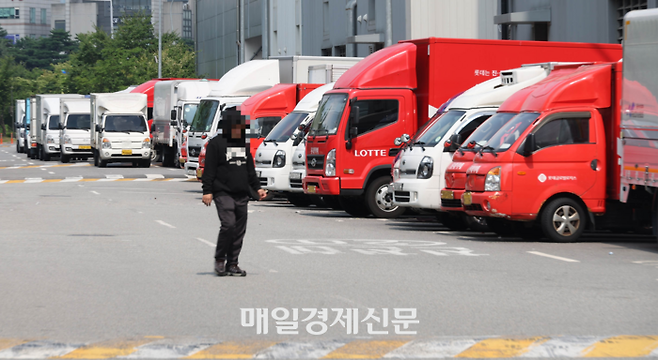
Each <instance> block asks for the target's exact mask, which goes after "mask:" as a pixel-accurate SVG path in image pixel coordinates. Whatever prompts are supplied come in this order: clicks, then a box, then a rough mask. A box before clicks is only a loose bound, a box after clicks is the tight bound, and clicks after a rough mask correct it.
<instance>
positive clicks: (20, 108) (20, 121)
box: [14, 99, 26, 154]
mask: <svg viewBox="0 0 658 360" xmlns="http://www.w3.org/2000/svg"><path fill="white" fill-rule="evenodd" d="M14 127H15V129H16V152H17V153H19V154H20V153H23V152H25V131H26V130H25V100H23V99H20V100H16V110H14Z"/></svg>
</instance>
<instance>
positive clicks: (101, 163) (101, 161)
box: [98, 155, 107, 168]
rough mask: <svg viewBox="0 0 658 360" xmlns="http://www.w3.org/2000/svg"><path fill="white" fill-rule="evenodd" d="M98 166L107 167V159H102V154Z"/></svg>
mask: <svg viewBox="0 0 658 360" xmlns="http://www.w3.org/2000/svg"><path fill="white" fill-rule="evenodd" d="M98 167H102V168H104V167H107V160H103V159H101V158H100V155H99V156H98Z"/></svg>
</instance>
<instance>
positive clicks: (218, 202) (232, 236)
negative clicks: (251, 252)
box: [214, 195, 249, 265]
mask: <svg viewBox="0 0 658 360" xmlns="http://www.w3.org/2000/svg"><path fill="white" fill-rule="evenodd" d="M214 200H215V206H216V207H217V215H219V222H220V227H219V235H218V236H217V248H216V249H215V260H216V261H224V260H226V265H237V264H238V256H240V250H242V240H243V239H244V234H245V232H246V231H247V204H248V203H249V197H247V196H244V197H236V198H234V197H232V196H230V195H216V196H215V198H214Z"/></svg>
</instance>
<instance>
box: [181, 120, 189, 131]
mask: <svg viewBox="0 0 658 360" xmlns="http://www.w3.org/2000/svg"><path fill="white" fill-rule="evenodd" d="M187 125H188V124H187V121H185V120H181V126H182V127H183V129H186V128H187Z"/></svg>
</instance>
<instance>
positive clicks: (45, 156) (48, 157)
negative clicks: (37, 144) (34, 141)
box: [41, 147, 50, 161]
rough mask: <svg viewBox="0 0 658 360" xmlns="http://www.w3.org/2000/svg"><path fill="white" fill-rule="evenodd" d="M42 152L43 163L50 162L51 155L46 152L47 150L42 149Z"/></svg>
mask: <svg viewBox="0 0 658 360" xmlns="http://www.w3.org/2000/svg"><path fill="white" fill-rule="evenodd" d="M41 151H42V152H43V153H42V154H41V160H43V161H50V154H49V153H47V152H46V149H45V148H43V147H41Z"/></svg>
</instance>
